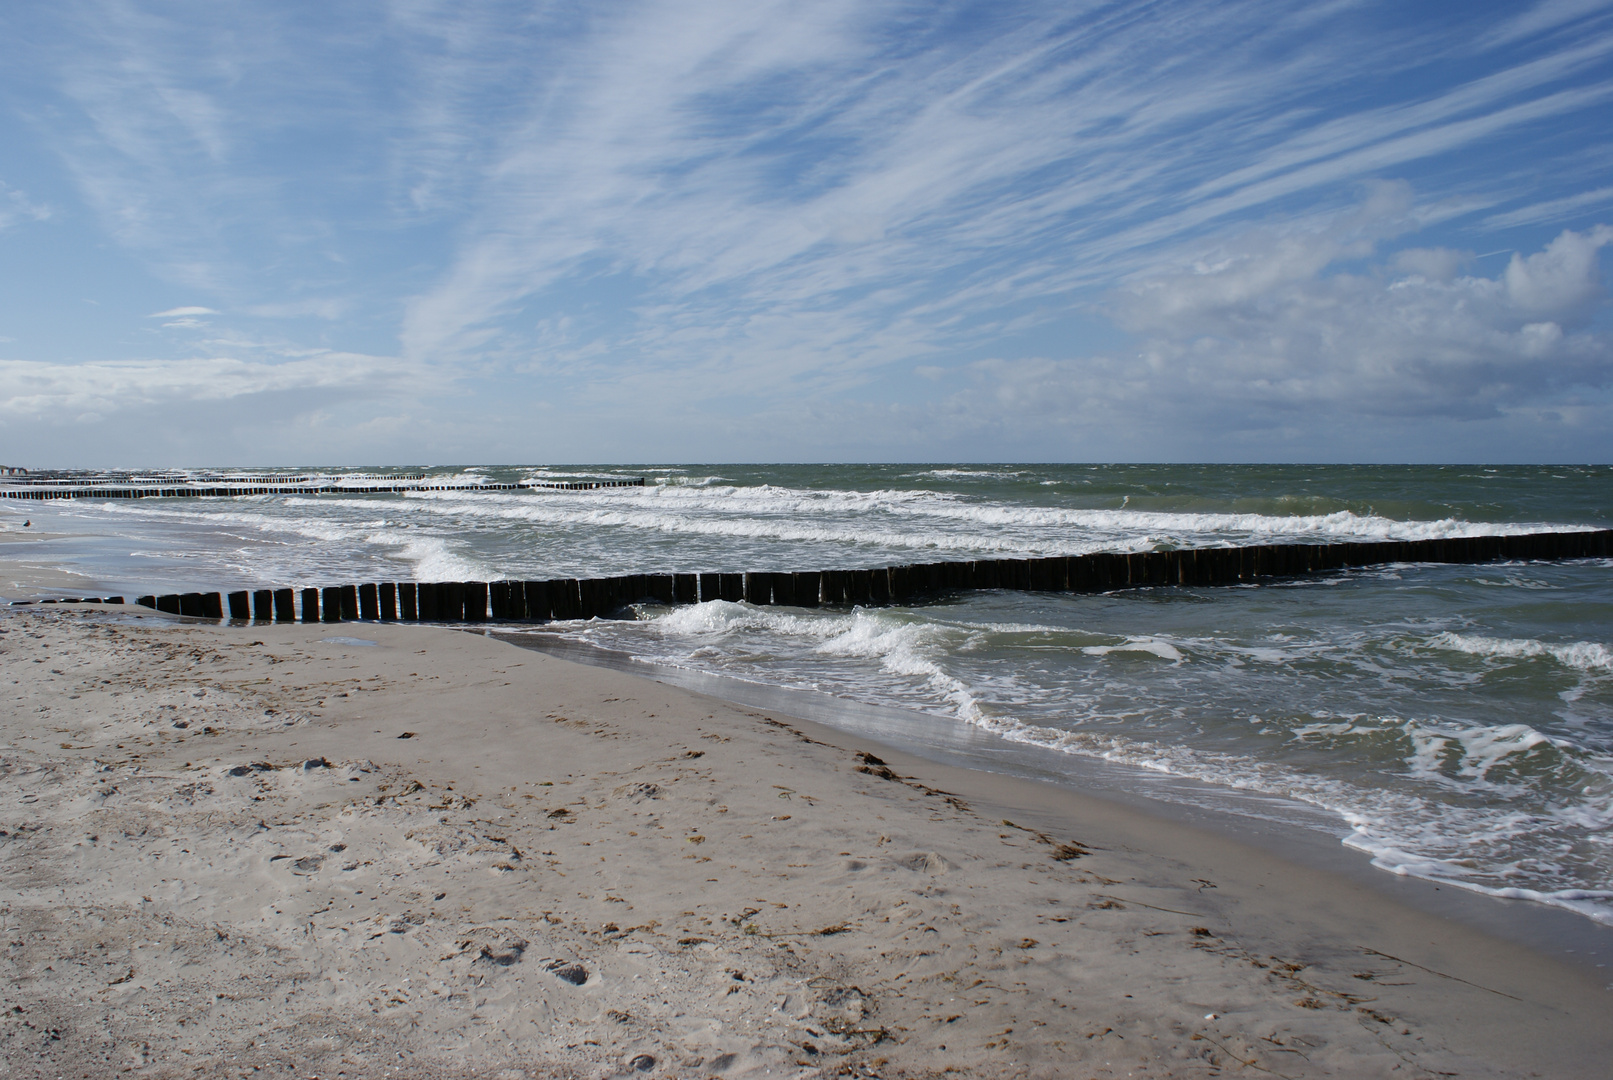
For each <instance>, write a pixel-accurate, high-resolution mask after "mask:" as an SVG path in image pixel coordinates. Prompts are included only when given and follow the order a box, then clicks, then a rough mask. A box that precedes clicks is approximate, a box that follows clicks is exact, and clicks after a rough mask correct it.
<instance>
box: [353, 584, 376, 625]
mask: <svg viewBox="0 0 1613 1080" xmlns="http://www.w3.org/2000/svg"><path fill="white" fill-rule="evenodd" d="M358 617H359V618H360V619H363V620H364V621H365V622H380V621H381V600H380V593H379V592H378V591H377V590H376V588H375V585H374V584H373V583H370V582H366V583H364V584H363V585H360V586H359V587H358Z"/></svg>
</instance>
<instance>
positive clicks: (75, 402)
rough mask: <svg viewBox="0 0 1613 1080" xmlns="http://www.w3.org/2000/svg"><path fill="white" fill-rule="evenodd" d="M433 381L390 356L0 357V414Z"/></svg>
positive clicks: (383, 389)
mask: <svg viewBox="0 0 1613 1080" xmlns="http://www.w3.org/2000/svg"><path fill="white" fill-rule="evenodd" d="M436 383H437V380H435V379H433V378H431V377H430V376H429V373H427V372H423V371H421V370H420V369H419V368H418V367H416V366H414V365H409V364H405V363H402V362H400V361H398V360H397V359H396V358H393V357H380V356H362V355H357V354H353V353H326V354H323V355H318V356H310V357H306V358H303V359H298V360H289V361H283V362H279V363H263V362H256V361H247V360H237V359H233V358H228V357H221V358H207V359H194V360H131V361H126V362H114V363H89V364H51V363H42V362H37V361H26V360H0V415H9V416H12V417H15V418H28V417H36V416H47V415H51V414H82V413H89V412H93V413H97V414H100V415H103V416H115V415H117V414H120V413H129V412H136V411H140V410H143V409H147V408H150V407H152V406H165V407H175V406H180V405H183V404H186V403H218V402H225V401H234V400H237V399H242V398H248V397H252V396H255V395H266V394H284V393H295V394H306V393H308V392H311V391H324V392H330V393H333V394H336V395H337V396H348V395H352V394H355V393H360V392H362V393H366V394H370V395H382V394H387V393H398V392H402V391H404V390H406V389H409V388H416V389H420V388H427V387H430V386H432V385H435V384H436Z"/></svg>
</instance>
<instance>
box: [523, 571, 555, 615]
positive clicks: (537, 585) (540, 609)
mask: <svg viewBox="0 0 1613 1080" xmlns="http://www.w3.org/2000/svg"><path fill="white" fill-rule="evenodd" d="M521 587H522V590H523V591H524V592H525V593H526V610H525V613H524V614H523V615H522V616H521V617H522V618H523V619H526V620H528V621H530V622H548V621H549V620H550V619H552V618H553V617H554V613H553V611H552V610H551V609H550V607H549V583H548V582H547V581H526V582H522V586H521Z"/></svg>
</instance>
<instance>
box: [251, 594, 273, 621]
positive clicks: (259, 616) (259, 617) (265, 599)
mask: <svg viewBox="0 0 1613 1080" xmlns="http://www.w3.org/2000/svg"><path fill="white" fill-rule="evenodd" d="M252 621H253V622H273V621H274V591H273V590H271V589H258V590H257V591H255V592H254V593H253V594H252Z"/></svg>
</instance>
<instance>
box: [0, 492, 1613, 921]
mask: <svg viewBox="0 0 1613 1080" xmlns="http://www.w3.org/2000/svg"><path fill="white" fill-rule="evenodd" d="M400 468H403V467H398V466H387V467H377V468H376V469H375V470H373V471H396V470H397V469H400ZM308 471H309V470H307V469H301V470H288V473H290V472H296V473H298V474H299V475H306V474H307V472H308ZM428 471H429V472H431V473H432V474H433V475H436V476H441V477H450V478H451V477H461V478H464V479H467V480H472V479H492V480H515V479H570V478H576V477H581V476H600V477H621V476H645V477H647V478H649V484H648V485H647V486H646V487H645V488H642V489H621V490H613V491H596V492H548V491H544V492H518V493H477V494H453V493H432V494H422V495H407V496H404V495H387V496H351V497H319V498H311V497H276V496H259V497H250V498H240V499H226V500H205V501H204V500H183V501H181V500H150V501H141V502H123V503H118V502H75V503H55V504H37V503H36V504H30V505H29V506H28V507H27V509H26V513H27V514H28V515H29V516H31V517H32V518H33V519H34V524H35V527H36V528H46V529H53V530H57V531H63V532H69V533H73V534H75V539H72V540H70V541H67V542H62V543H59V544H58V547H59V551H58V553H57V554H56V555H54V556H53V558H55V559H56V561H57V563H58V564H59V565H60V566H62V567H67V568H77V570H78V571H79V572H81V573H84V574H86V575H87V576H88V577H90V578H92V579H94V580H95V581H97V582H101V583H104V584H106V585H108V586H110V587H115V588H117V589H120V590H122V591H125V592H135V591H140V592H151V591H178V590H184V589H202V588H205V589H227V588H234V587H244V586H264V585H282V584H284V585H303V584H336V583H342V582H349V581H365V580H387V579H398V580H406V579H416V580H467V579H468V580H487V579H495V578H500V577H519V578H541V577H556V576H603V575H609V574H616V573H627V572H644V571H691V570H694V571H700V570H706V571H712V570H781V569H796V570H807V569H822V568H838V567H854V566H879V565H888V564H895V563H904V562H913V561H933V560H938V559H949V558H957V559H967V558H974V557H980V556H986V555H993V554H999V553H1000V554H1060V553H1076V552H1083V551H1092V550H1144V549H1148V548H1153V547H1166V546H1192V545H1211V544H1228V543H1244V542H1268V541H1273V540H1294V539H1297V540H1311V541H1317V542H1321V541H1331V540H1343V539H1374V538H1416V537H1427V536H1450V535H1468V534H1479V533H1493V532H1502V531H1514V532H1516V531H1531V530H1535V529H1541V528H1553V527H1563V526H1584V525H1595V526H1601V527H1606V526H1608V525H1610V524H1613V470H1609V469H1605V468H1566V467H1549V468H1547V467H1538V468H1532V467H1531V468H1479V467H1405V468H1392V467H1348V466H1326V467H1318V466H1304V467H1299V466H1289V467H1269V466H1161V465H1147V466H995V465H994V466H973V465H958V466H939V467H938V466H743V467H740V466H720V467H719V466H684V467H637V468H608V469H558V468H550V469H545V468H514V467H510V468H503V467H501V468H491V467H489V468H479V469H463V470H462V469H437V470H428ZM210 472H213V470H210ZM252 472H253V474H254V475H261V474H262V473H263V472H264V470H252ZM346 472H349V473H354V474H356V473H357V472H359V470H346ZM22 512H23V511H22V510H21V509H20V508H16V507H0V513H4V514H6V515H7V520H9V519H10V517H13V516H16V517H20V516H21V515H22ZM53 543H55V542H53ZM635 614H636V616H637V617H636V618H634V619H621V620H608V621H607V620H594V621H591V622H588V623H576V624H560V625H558V626H556V627H554V628H551V632H558V633H560V634H562V635H564V636H566V637H568V638H570V639H572V640H576V641H580V642H585V643H588V644H592V645H596V646H601V647H606V648H610V649H613V650H618V651H621V652H625V653H628V654H630V655H633V656H637V657H640V658H642V659H645V660H649V661H653V662H656V663H659V664H666V665H673V666H679V667H685V668H693V669H697V670H702V671H707V672H713V673H718V674H725V675H729V676H732V677H736V678H742V679H749V680H753V681H757V682H765V683H768V684H770V685H783V686H791V687H798V688H802V689H812V690H818V691H821V692H825V693H829V694H835V695H840V696H842V697H846V698H851V699H855V700H860V701H866V702H870V703H874V704H882V705H895V706H899V707H902V708H905V709H909V710H914V711H917V712H921V713H924V714H926V715H929V716H932V717H933V718H934V722H935V723H936V724H938V725H971V726H973V727H976V728H979V729H983V730H985V731H989V732H992V733H995V734H996V735H998V736H1000V737H1002V738H1004V739H1010V740H1015V741H1017V742H1021V743H1028V744H1035V745H1039V746H1042V747H1046V748H1049V749H1051V750H1055V751H1058V752H1064V753H1070V754H1079V755H1084V756H1088V757H1098V758H1103V759H1106V760H1109V761H1115V762H1122V763H1126V764H1130V765H1140V766H1143V767H1146V768H1150V769H1157V770H1162V771H1166V772H1170V773H1173V774H1177V775H1182V776H1189V777H1194V778H1197V779H1200V780H1204V781H1207V782H1210V783H1213V784H1219V785H1228V786H1236V787H1240V788H1243V789H1245V790H1252V791H1259V792H1265V793H1270V794H1274V795H1280V796H1284V797H1286V798H1290V799H1295V800H1299V801H1301V802H1303V803H1306V804H1309V805H1310V806H1313V807H1318V808H1322V809H1324V810H1325V811H1327V812H1328V813H1330V814H1332V815H1334V816H1335V818H1336V820H1337V821H1338V823H1339V830H1338V831H1339V833H1340V834H1341V835H1343V836H1344V837H1345V840H1344V842H1345V843H1347V844H1350V845H1351V846H1354V847H1357V848H1360V849H1362V850H1364V851H1366V852H1368V853H1369V854H1370V855H1371V856H1372V857H1373V858H1374V860H1375V862H1376V863H1377V865H1379V866H1382V867H1384V868H1385V869H1389V870H1393V871H1396V872H1401V873H1412V874H1416V875H1419V876H1424V877H1431V878H1435V879H1439V880H1443V881H1448V882H1451V883H1454V884H1459V885H1462V886H1465V887H1468V888H1474V889H1480V890H1484V891H1492V892H1497V893H1500V894H1503V895H1510V896H1522V897H1530V898H1534V899H1538V900H1542V901H1544V902H1548V903H1553V904H1556V905H1560V906H1564V907H1569V908H1572V909H1573V910H1576V911H1580V912H1581V913H1583V914H1586V915H1588V916H1590V917H1592V918H1597V919H1600V920H1603V921H1613V830H1610V825H1613V652H1610V644H1613V565H1610V564H1609V563H1608V562H1607V561H1605V560H1596V561H1587V562H1577V563H1567V564H1529V563H1517V564H1500V565H1494V566H1482V567H1465V566H1394V567H1386V568H1381V569H1374V570H1370V571H1358V572H1355V573H1348V574H1343V573H1341V574H1337V575H1331V576H1323V577H1319V578H1316V579H1311V580H1305V581H1300V582H1292V583H1287V584H1280V585H1266V586H1259V587H1240V588H1217V589H1153V590H1149V589H1142V590H1133V591H1126V592H1117V593H1113V594H1109V595H1105V596H1069V595H1056V594H1025V593H1006V592H1004V593H997V592H993V593H975V594H965V595H958V596H950V597H937V598H935V599H934V600H932V601H929V602H926V603H923V604H918V605H914V606H910V607H898V608H884V609H874V610H855V611H835V610H804V609H788V608H763V609H758V608H751V607H748V606H746V605H742V604H727V603H722V602H717V603H709V604H701V605H697V606H693V607H686V608H678V609H663V608H657V607H654V606H643V607H640V608H638V609H636V612H635Z"/></svg>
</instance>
